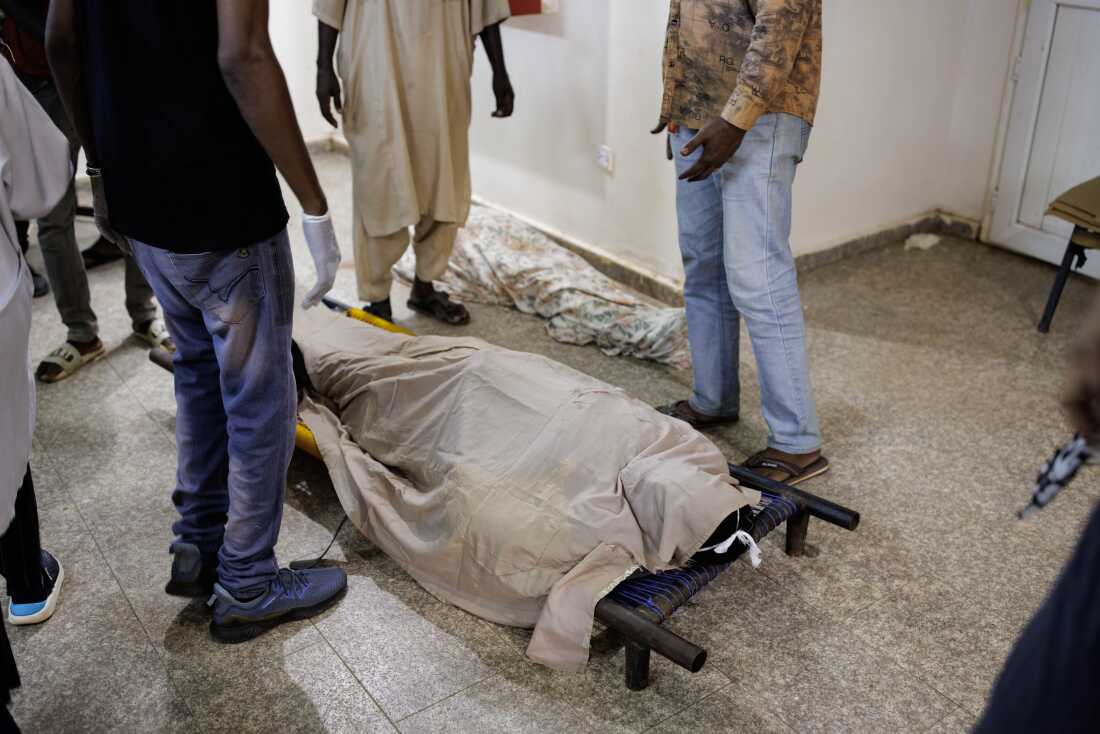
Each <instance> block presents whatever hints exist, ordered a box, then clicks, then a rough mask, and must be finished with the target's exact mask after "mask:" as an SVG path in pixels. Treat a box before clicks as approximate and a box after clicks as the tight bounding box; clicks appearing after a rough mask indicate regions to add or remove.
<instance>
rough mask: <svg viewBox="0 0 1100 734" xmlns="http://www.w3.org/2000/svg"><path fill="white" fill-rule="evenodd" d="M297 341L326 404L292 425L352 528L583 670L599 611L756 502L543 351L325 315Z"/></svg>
mask: <svg viewBox="0 0 1100 734" xmlns="http://www.w3.org/2000/svg"><path fill="white" fill-rule="evenodd" d="M294 332H295V339H296V341H297V342H298V344H299V346H300V347H301V349H302V353H303V355H304V357H305V362H306V368H307V370H308V372H309V375H310V378H311V381H312V383H313V385H314V387H315V388H316V391H317V393H318V394H319V396H321V397H316V398H311V397H307V398H306V399H305V400H303V403H302V406H301V417H302V419H303V420H304V421H305V423H306V424H307V425H308V426H309V427H310V429H311V430H312V431H313V433H314V435H315V436H316V439H317V444H318V446H319V448H320V450H321V455H322V456H323V458H324V462H325V465H326V466H327V468H328V470H329V473H330V475H331V477H332V482H333V485H334V487H335V488H336V493H337V495H338V496H339V498H340V502H341V504H342V505H343V507H344V510H345V511H346V512H347V514H348V516H349V517H350V518H351V520H352V522H353V523H355V525H356V526H357V527H359V529H360V530H361V531H362V532H363V533H364V534H365V535H366V536H367V537H369V538H370V539H371V541H372V542H374V543H375V544H376V545H378V546H379V547H381V548H382V550H383V551H385V552H386V553H387V554H388V555H389V556H390V557H392V558H393V559H394V560H396V561H397V562H398V563H399V564H401V566H402V567H403V568H404V569H405V570H406V571H408V572H409V574H411V575H412V576H413V577H414V578H415V579H416V580H417V581H418V582H420V584H421V585H423V586H424V587H425V588H426V589H428V590H429V591H430V592H432V593H433V594H434V595H436V596H437V597H439V598H441V599H443V600H445V601H447V602H450V603H452V604H455V605H456V606H459V607H462V608H463V609H466V610H467V611H469V612H472V613H473V614H477V615H478V616H481V617H483V618H485V619H488V620H490V621H493V622H497V623H500V624H506V625H513V626H521V627H534V628H535V632H534V635H533V637H532V639H531V643H530V646H529V647H528V650H527V654H528V656H529V657H530V658H531V659H533V660H535V661H537V662H540V663H543V664H545V665H548V666H551V667H554V668H557V669H561V670H571V671H576V670H580V669H582V668H583V667H584V665H585V663H586V661H587V659H588V644H589V637H590V634H591V629H592V617H593V612H594V609H595V605H596V602H597V601H599V600H600V599H601V598H602V597H603V596H604V595H606V594H607V592H608V591H610V590H611V589H612V588H614V586H615V584H616V583H618V582H619V581H620V580H621V579H623V578H625V577H626V576H627V575H629V574H630V573H631V572H632V571H633V570H634V569H636V568H637V567H645V568H647V569H650V570H663V569H667V568H671V567H677V566H681V565H683V564H684V563H685V562H686V561H687V560H688V559H689V558H690V557H691V556H692V555H693V554H694V553H695V552H696V551H697V550H698V548H699V546H700V545H701V544H702V542H703V541H704V540H706V538H707V537H708V536H709V535H710V534H711V533H712V532H714V529H715V528H716V527H717V525H718V523H719V522H720V521H721V520H722V518H724V517H726V516H727V515H729V514H730V513H732V512H734V511H735V510H737V509H738V508H740V507H743V506H745V505H747V504H754V503H756V502H758V501H759V494H758V493H757V492H754V491H752V490H747V489H742V488H737V487H732V486H730V485H729V484H727V482H726V480H725V479H726V477H727V474H726V472H727V467H726V463H725V459H724V458H723V456H722V454H721V452H720V451H719V450H718V449H717V448H716V447H715V446H714V444H712V443H711V442H710V441H709V440H707V439H706V438H705V437H703V436H702V435H701V434H700V433H698V432H696V431H694V430H693V429H691V428H690V427H689V426H688V425H687V424H686V423H682V422H680V421H677V420H674V419H672V418H669V417H667V416H663V415H661V414H660V413H658V412H657V411H656V410H654V409H653V408H651V407H650V406H648V405H646V404H644V403H642V402H640V401H638V400H634V399H633V398H631V397H629V396H628V395H626V393H624V392H623V391H621V390H619V389H618V388H614V387H612V386H610V385H607V384H606V383H603V382H600V381H599V380H596V379H595V378H592V377H589V376H587V375H584V374H582V373H580V372H577V371H575V370H572V369H570V368H568V367H565V366H564V365H561V364H558V363H556V362H554V361H552V360H549V359H546V358H544V357H541V356H538V355H533V354H525V353H521V352H514V351H510V350H507V349H502V348H498V347H494V346H492V345H490V344H487V343H486V342H483V341H480V340H477V339H469V338H444V337H431V336H425V337H408V336H403V335H400V334H391V333H388V332H385V331H382V330H380V329H374V328H371V327H369V326H366V325H364V324H361V323H359V322H357V321H354V320H352V319H348V318H345V317H343V316H339V315H336V314H334V313H331V312H325V311H324V310H323V309H314V310H312V311H308V312H299V313H298V314H297V315H296V317H295V325H294Z"/></svg>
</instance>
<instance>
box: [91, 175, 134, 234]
mask: <svg viewBox="0 0 1100 734" xmlns="http://www.w3.org/2000/svg"><path fill="white" fill-rule="evenodd" d="M88 180H89V181H90V182H91V184H92V210H93V212H94V215H95V216H94V218H95V227H96V229H98V230H99V233H100V234H101V235H103V238H104V239H106V240H107V241H108V242H110V243H112V244H114V245H115V246H117V247H118V249H120V250H122V251H123V252H125V253H126V254H127V255H129V254H130V243H129V242H128V241H127V240H126V238H125V237H123V236H122V235H120V234H119V233H118V232H116V231H115V230H114V229H113V228H112V227H111V220H110V218H109V217H108V216H107V194H106V192H105V191H104V190H103V176H102V175H101V174H100V173H99V169H96V168H88Z"/></svg>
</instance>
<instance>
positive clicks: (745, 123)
mask: <svg viewBox="0 0 1100 734" xmlns="http://www.w3.org/2000/svg"><path fill="white" fill-rule="evenodd" d="M767 111H768V106H767V104H765V103H764V101H763V100H762V99H760V98H758V97H754V96H752V95H751V94H748V93H745V92H743V91H741V90H740V89H739V90H737V91H735V92H734V93H733V96H732V97H730V101H729V102H728V103H727V104H726V108H725V109H724V110H722V119H723V120H725V121H726V122H728V123H729V124H731V125H733V126H734V127H739V128H741V129H742V130H750V129H751V128H752V126H753V125H755V124H756V121H757V120H758V119H759V118H760V116H761V115H763V114H764V113H765V112H767Z"/></svg>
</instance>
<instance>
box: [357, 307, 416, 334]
mask: <svg viewBox="0 0 1100 734" xmlns="http://www.w3.org/2000/svg"><path fill="white" fill-rule="evenodd" d="M344 315H345V316H348V317H349V318H353V319H355V320H356V321H362V322H363V323H366V324H370V325H371V326H377V327H378V328H379V329H384V330H385V331H389V332H393V333H394V334H405V335H406V336H416V334H414V333H413V332H411V331H409V330H408V329H406V328H405V327H404V326H398V325H397V324H391V323H390V322H389V321H386V320H385V319H382V318H379V317H377V316H375V315H374V314H372V313H367V312H366V311H364V310H363V309H361V308H355V307H351V308H348V309H347V310H345V311H344Z"/></svg>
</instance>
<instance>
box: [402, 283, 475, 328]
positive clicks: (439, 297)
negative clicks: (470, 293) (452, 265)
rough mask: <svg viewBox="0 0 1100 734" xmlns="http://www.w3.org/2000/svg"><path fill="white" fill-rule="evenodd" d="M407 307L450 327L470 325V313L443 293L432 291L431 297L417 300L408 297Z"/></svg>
mask: <svg viewBox="0 0 1100 734" xmlns="http://www.w3.org/2000/svg"><path fill="white" fill-rule="evenodd" d="M408 306H409V308H411V309H412V310H413V311H419V312H420V313H422V314H425V315H427V316H431V317H432V318H433V319H435V320H437V321H442V322H443V323H445V324H450V325H451V326H462V325H463V324H468V323H470V312H469V311H467V310H466V307H465V306H463V305H462V304H461V303H455V302H454V301H452V300H451V298H450V296H448V295H447V294H446V293H444V292H443V291H432V293H431V295H430V296H429V297H428V298H426V299H424V300H419V299H417V298H414V297H413V296H409V301H408Z"/></svg>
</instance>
